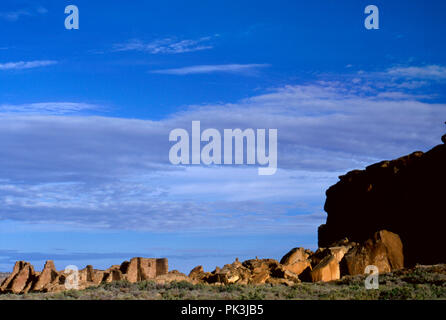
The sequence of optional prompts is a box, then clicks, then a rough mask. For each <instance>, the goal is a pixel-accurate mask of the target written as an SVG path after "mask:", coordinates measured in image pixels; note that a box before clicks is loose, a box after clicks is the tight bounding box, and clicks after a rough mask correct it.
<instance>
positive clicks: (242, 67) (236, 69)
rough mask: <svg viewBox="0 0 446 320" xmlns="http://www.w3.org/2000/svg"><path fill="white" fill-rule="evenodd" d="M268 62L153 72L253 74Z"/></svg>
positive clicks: (156, 71) (176, 73) (201, 66)
mask: <svg viewBox="0 0 446 320" xmlns="http://www.w3.org/2000/svg"><path fill="white" fill-rule="evenodd" d="M268 66H269V65H268V64H218V65H199V66H190V67H183V68H176V69H163V70H154V71H151V73H159V74H172V75H188V74H203V73H216V72H224V73H242V74H252V72H253V71H256V70H258V69H259V68H265V67H268Z"/></svg>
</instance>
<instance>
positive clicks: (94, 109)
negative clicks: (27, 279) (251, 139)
mask: <svg viewBox="0 0 446 320" xmlns="http://www.w3.org/2000/svg"><path fill="white" fill-rule="evenodd" d="M69 4H75V5H77V6H78V8H79V11H80V29H79V30H66V29H65V28H64V20H65V17H66V15H65V14H64V8H65V6H67V5H69ZM369 4H375V5H377V6H378V8H379V10H380V29H379V30H367V29H365V28H364V19H365V17H366V15H365V14H364V8H365V7H366V6H367V5H369ZM445 12H446V4H445V3H443V2H440V1H410V2H409V1H373V2H369V1H322V0H320V1H274V2H273V1H188V2H184V1H168V2H166V1H161V2H160V1H131V2H124V1H82V0H75V1H2V2H1V4H0V153H1V154H0V208H1V209H0V270H3V271H7V270H10V269H11V268H12V265H13V263H14V261H15V260H19V259H20V260H27V261H31V262H32V263H34V264H35V266H36V268H37V269H39V268H41V267H42V266H43V263H44V261H45V260H46V259H54V260H55V262H56V266H57V267H58V268H60V269H63V268H64V267H65V266H66V265H68V264H76V265H78V266H79V267H80V268H82V267H84V266H85V265H86V264H93V265H94V266H95V267H98V268H106V267H108V266H110V265H112V264H117V263H120V262H121V261H123V260H124V259H129V258H131V257H133V256H147V257H161V256H163V257H164V256H166V257H168V258H169V261H170V267H171V268H172V269H179V270H180V271H183V272H188V271H189V270H190V269H192V268H193V267H194V266H196V265H198V264H202V265H204V267H205V269H207V270H212V269H213V268H214V267H215V266H216V265H219V266H222V265H223V264H225V263H230V262H231V261H233V260H234V259H235V258H236V257H239V258H240V259H248V258H253V257H255V256H259V257H272V258H276V259H280V257H281V256H282V255H284V254H285V253H286V252H287V251H288V250H289V249H291V248H293V247H296V246H304V247H308V248H312V249H315V248H316V246H317V226H318V225H319V224H321V223H323V222H324V221H325V217H326V215H325V213H324V212H323V204H324V201H325V190H326V189H327V188H328V187H329V186H330V185H332V184H334V183H336V181H337V177H338V176H339V175H340V174H343V173H345V172H346V171H348V170H351V169H355V168H359V169H360V168H364V167H365V166H366V165H368V164H371V163H373V162H376V161H380V160H383V159H391V158H395V157H398V156H401V155H404V154H407V153H410V152H412V151H415V150H423V151H426V150H428V149H429V148H431V147H432V146H434V145H436V144H438V143H439V142H440V139H439V138H440V136H441V134H442V133H443V132H444V125H443V122H444V120H446V119H445V118H446V105H445V101H446V99H445V98H446V97H445V90H444V89H445V86H446V61H445V60H446V59H445V49H446V48H445V46H446V44H445V41H443V39H445V35H446V28H445V27H446V22H445V20H444V13H445ZM192 120H200V121H201V125H202V128H205V127H207V128H217V129H223V128H277V129H278V163H279V170H278V171H277V173H276V174H275V175H274V176H264V177H260V176H258V175H257V170H256V168H253V167H250V166H226V167H205V166H190V167H178V166H173V165H171V164H170V163H169V161H168V151H169V148H170V146H171V144H170V143H169V141H168V136H169V132H170V130H172V129H174V128H178V127H179V128H185V129H188V130H190V126H191V121H192Z"/></svg>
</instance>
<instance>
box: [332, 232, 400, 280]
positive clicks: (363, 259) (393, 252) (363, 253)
mask: <svg viewBox="0 0 446 320" xmlns="http://www.w3.org/2000/svg"><path fill="white" fill-rule="evenodd" d="M341 265H342V273H343V274H349V275H356V274H363V273H364V271H365V268H366V267H367V266H368V265H374V266H376V267H377V268H378V271H379V272H380V273H384V272H390V271H392V270H396V269H401V268H403V267H404V256H403V244H402V243H401V240H400V237H399V236H398V235H397V234H395V233H392V232H389V231H386V230H381V231H379V232H376V233H375V234H374V236H373V238H371V239H368V240H367V241H365V242H364V243H362V244H360V245H358V246H356V247H354V248H353V249H352V250H350V251H349V252H348V253H347V254H345V256H344V258H343V260H342V263H341Z"/></svg>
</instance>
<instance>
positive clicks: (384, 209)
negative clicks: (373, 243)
mask: <svg viewBox="0 0 446 320" xmlns="http://www.w3.org/2000/svg"><path fill="white" fill-rule="evenodd" d="M443 140H445V139H443ZM443 142H445V141H443ZM339 178H340V181H339V182H338V183H337V184H335V185H334V186H332V187H330V188H329V189H328V190H327V192H326V195H327V199H326V202H325V207H324V208H325V211H326V212H327V214H328V215H327V221H326V223H325V224H324V225H321V226H320V227H319V234H318V236H319V246H320V247H328V246H329V245H330V244H332V243H333V242H335V241H337V240H339V239H343V238H345V237H347V238H348V239H350V240H352V241H355V242H364V241H366V240H367V239H369V238H373V234H374V233H375V232H376V231H378V230H383V229H385V230H389V231H391V232H393V233H395V234H398V235H399V237H400V238H401V241H402V244H403V245H404V259H405V264H406V265H409V266H411V265H414V264H416V263H420V264H436V263H444V262H446V250H444V248H443V244H444V240H443V228H444V225H445V224H446V215H445V205H444V197H445V191H446V184H445V181H446V145H445V144H442V145H438V146H436V147H434V148H433V149H431V150H430V151H428V152H426V153H423V152H420V151H418V152H414V153H412V154H410V155H407V156H404V157H401V158H399V159H396V160H392V161H382V162H379V163H376V164H373V165H371V166H368V167H367V168H366V169H365V170H354V171H351V172H349V173H347V174H346V175H343V176H340V177H339ZM367 248H368V247H367V246H366V247H363V248H362V249H359V248H358V249H357V251H358V253H357V255H359V256H361V255H363V254H366V255H369V254H370V252H369V251H368V250H369V249H367ZM376 250H378V249H376ZM360 252H363V253H360ZM365 252H367V253H365ZM351 254H353V253H351ZM350 257H351V255H350ZM383 267H384V266H383ZM361 268H362V267H361ZM385 268H388V267H385Z"/></svg>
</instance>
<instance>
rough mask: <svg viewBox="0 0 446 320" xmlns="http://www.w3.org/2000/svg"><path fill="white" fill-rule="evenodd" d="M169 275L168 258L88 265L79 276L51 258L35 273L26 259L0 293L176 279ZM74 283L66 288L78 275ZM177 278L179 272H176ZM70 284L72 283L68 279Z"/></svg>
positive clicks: (18, 262) (18, 264) (19, 264)
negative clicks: (59, 268) (100, 266)
mask: <svg viewBox="0 0 446 320" xmlns="http://www.w3.org/2000/svg"><path fill="white" fill-rule="evenodd" d="M167 274H168V262H167V259H164V258H163V259H151V258H141V257H137V258H133V259H131V260H130V261H124V262H123V263H122V264H121V265H114V266H111V267H110V268H108V269H107V270H97V269H93V267H92V266H91V265H88V266H87V267H85V268H84V269H82V270H79V271H78V272H77V274H76V275H74V274H72V273H71V272H69V271H68V270H63V271H57V270H56V268H55V266H54V262H53V261H51V260H49V261H47V262H46V263H45V266H44V268H43V270H42V272H35V271H34V268H33V266H32V265H31V264H30V263H28V262H24V261H17V262H16V264H15V266H14V269H13V271H12V273H11V274H10V275H9V277H7V278H6V279H4V280H3V283H2V284H1V286H0V293H28V292H57V291H63V290H66V289H70V288H75V289H85V288H88V287H90V286H94V285H99V284H101V283H107V282H112V281H118V280H127V281H129V282H131V283H134V282H139V281H144V280H156V279H157V278H159V277H164V278H162V279H161V280H162V281H164V282H166V281H170V280H169V279H172V278H174V277H173V276H172V275H171V276H170V277H169V276H166V275H167ZM76 277H77V279H74V280H77V281H73V284H74V283H76V286H75V287H70V286H69V287H67V285H66V283H67V281H68V280H70V281H71V279H73V278H76ZM175 277H176V278H177V279H178V278H179V277H181V276H179V275H178V274H175ZM69 283H71V282H69Z"/></svg>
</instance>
